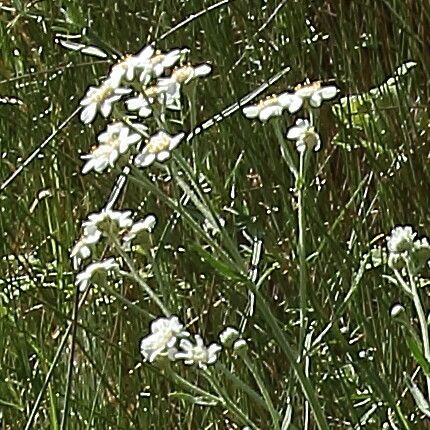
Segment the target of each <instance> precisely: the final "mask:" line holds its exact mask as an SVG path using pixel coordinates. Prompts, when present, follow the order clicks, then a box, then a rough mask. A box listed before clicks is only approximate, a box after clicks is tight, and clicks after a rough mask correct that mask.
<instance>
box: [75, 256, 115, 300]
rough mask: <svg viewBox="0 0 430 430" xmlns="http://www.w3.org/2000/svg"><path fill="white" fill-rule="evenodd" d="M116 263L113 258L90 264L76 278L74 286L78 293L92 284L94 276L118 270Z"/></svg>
mask: <svg viewBox="0 0 430 430" xmlns="http://www.w3.org/2000/svg"><path fill="white" fill-rule="evenodd" d="M118 269H119V266H118V263H117V262H116V261H115V259H113V258H109V259H107V260H104V261H99V262H97V263H92V264H90V265H89V266H87V267H86V268H85V270H84V271H83V272H80V273H78V275H77V276H76V286H77V287H78V288H79V291H80V292H83V291H85V290H86V289H87V288H88V285H89V284H90V283H91V282H94V280H95V277H96V276H100V275H102V276H103V275H105V274H106V273H107V272H111V271H115V270H118Z"/></svg>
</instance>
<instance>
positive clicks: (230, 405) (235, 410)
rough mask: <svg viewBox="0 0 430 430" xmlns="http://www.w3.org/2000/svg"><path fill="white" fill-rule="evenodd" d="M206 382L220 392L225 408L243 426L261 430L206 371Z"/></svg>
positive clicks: (204, 373)
mask: <svg viewBox="0 0 430 430" xmlns="http://www.w3.org/2000/svg"><path fill="white" fill-rule="evenodd" d="M203 375H204V376H205V378H206V380H207V381H208V382H209V383H210V384H211V385H212V387H213V388H214V389H215V390H216V391H217V392H218V394H219V395H220V396H221V398H222V399H223V401H224V405H225V407H226V408H227V409H228V410H229V412H230V413H231V414H232V415H233V416H235V417H236V419H237V420H239V421H241V422H242V423H243V424H246V425H248V426H249V427H250V428H251V429H252V430H259V428H258V427H257V426H256V425H255V424H254V423H253V422H252V421H251V420H250V418H249V417H247V416H246V415H245V414H244V413H243V412H242V411H241V409H240V408H239V407H238V406H237V405H236V403H235V402H234V401H233V400H232V399H230V397H229V395H228V394H227V393H226V391H225V390H224V389H223V388H221V386H220V385H219V384H218V383H217V382H216V378H214V377H212V375H211V373H210V372H209V371H208V370H206V371H205V372H203Z"/></svg>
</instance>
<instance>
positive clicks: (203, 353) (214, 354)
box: [173, 334, 222, 369]
mask: <svg viewBox="0 0 430 430" xmlns="http://www.w3.org/2000/svg"><path fill="white" fill-rule="evenodd" d="M194 338H195V341H196V343H195V344H193V343H191V342H190V341H189V340H187V339H182V340H181V341H180V343H179V351H177V352H174V354H173V357H174V359H175V360H184V363H185V364H189V365H192V364H197V365H198V366H199V367H200V368H202V369H205V368H206V367H207V365H208V364H213V363H215V361H217V359H218V353H219V352H220V351H221V349H222V348H221V346H220V345H218V344H216V343H212V344H211V345H209V346H208V347H207V346H205V344H204V343H203V339H202V338H201V337H200V336H199V335H198V334H196V335H195V336H194Z"/></svg>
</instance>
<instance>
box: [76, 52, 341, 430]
mask: <svg viewBox="0 0 430 430" xmlns="http://www.w3.org/2000/svg"><path fill="white" fill-rule="evenodd" d="M188 52H189V51H188V50H187V49H179V48H176V49H173V50H171V51H169V52H161V51H157V50H156V48H155V46H154V45H148V46H146V47H145V48H143V49H142V50H141V51H140V52H138V53H137V54H136V55H129V56H126V57H124V58H123V59H122V60H121V61H120V62H119V63H118V64H115V65H114V66H113V67H112V68H111V69H110V72H109V74H108V76H107V77H106V79H104V80H103V81H102V82H101V83H100V85H99V86H91V87H90V88H89V89H88V91H87V93H86V95H85V96H84V97H83V99H82V100H81V102H80V104H81V106H82V111H81V115H80V119H81V121H82V122H83V123H84V124H86V125H89V126H96V125H97V124H98V122H95V120H96V118H97V114H98V113H100V114H101V116H102V117H103V118H106V119H109V121H110V122H109V123H107V125H106V128H105V129H104V130H102V131H101V132H100V133H99V134H98V136H97V145H96V146H95V147H94V148H93V149H92V150H91V152H90V153H88V154H84V155H82V156H81V158H82V160H84V162H85V164H84V165H83V167H82V173H83V174H88V173H90V172H95V173H97V174H105V173H107V172H109V171H110V170H112V169H114V168H115V167H116V166H117V164H119V163H122V165H123V166H124V164H125V163H127V164H128V165H127V167H125V168H124V172H130V171H131V169H132V168H139V169H147V168H150V166H151V165H152V164H153V163H155V162H159V163H163V162H165V161H167V160H168V159H169V158H170V157H171V154H172V152H173V151H175V150H177V148H178V146H179V145H180V144H181V143H182V142H183V141H189V140H190V139H189V138H190V136H192V134H191V133H189V134H188V136H187V135H186V133H185V132H184V131H183V130H178V129H177V126H174V124H178V121H177V119H176V120H174V121H170V122H168V121H167V119H166V117H167V115H169V114H172V115H174V114H175V113H174V112H171V111H178V110H182V109H183V106H184V105H183V103H182V98H183V96H184V95H185V96H186V97H187V98H188V101H189V105H190V107H191V108H192V103H193V100H194V97H195V95H196V92H195V88H196V85H197V84H198V80H199V78H203V77H206V76H208V75H209V74H210V73H211V71H212V67H211V66H210V65H209V64H206V63H202V64H198V65H192V64H189V63H188V62H185V57H186V56H187V54H188ZM337 91H338V90H337V88H336V87H334V86H321V83H320V82H316V83H312V84H310V83H306V84H304V85H299V86H297V87H296V88H295V89H294V91H292V92H290V91H288V92H284V93H282V94H279V95H272V96H270V97H268V98H266V99H265V100H263V101H262V102H260V103H258V104H256V105H249V106H245V107H244V108H243V113H244V115H245V116H246V117H247V118H250V119H253V118H258V119H259V120H260V121H261V122H266V121H268V120H270V119H271V118H273V117H279V116H281V115H283V113H284V111H288V112H289V113H290V114H296V113H298V112H299V111H300V110H301V109H305V110H307V111H308V118H299V119H297V121H296V123H295V125H293V126H292V127H291V128H290V129H289V130H288V132H287V134H286V137H287V139H290V140H294V141H295V142H296V148H297V151H298V154H299V157H300V161H299V166H295V165H294V157H293V156H292V155H291V154H290V153H289V150H288V151H287V152H286V153H288V156H287V157H286V159H287V162H288V166H289V168H290V169H291V171H292V172H293V174H294V176H295V179H296V188H297V193H298V209H299V235H298V236H299V237H298V254H299V257H300V263H301V269H300V270H301V277H300V279H301V284H300V288H301V290H300V291H301V323H302V324H301V327H302V328H301V331H303V332H304V330H305V329H306V326H305V316H306V313H305V309H306V276H307V274H306V272H305V260H306V251H305V248H304V240H303V234H304V231H305V229H306V227H305V224H304V205H303V193H304V186H305V182H306V178H305V171H306V163H307V162H308V160H309V154H311V153H312V152H313V151H318V150H319V148H320V146H321V140H320V137H319V135H318V133H317V131H316V128H315V123H314V119H315V112H314V110H315V109H317V108H319V107H320V106H321V104H322V102H323V101H324V100H330V99H332V98H334V97H335V96H336V94H337ZM238 106H240V105H239V104H238ZM229 109H230V108H229ZM223 112H224V111H223ZM194 114H195V112H194V111H193V112H192V115H191V116H192V121H191V122H194V121H195V117H194V116H195V115H194ZM221 116H222V115H218V117H221ZM216 121H217V120H215V121H214V123H215V122H216ZM93 124H94V125H93ZM275 124H277V127H279V122H275ZM207 127H208V125H207V122H206V123H204V124H202V126H201V127H198V129H199V130H200V131H201V130H203V129H206V128H207ZM200 131H199V132H200ZM281 137H282V136H281ZM283 140H284V139H283V137H282V141H283ZM282 145H285V142H282V144H281V146H282ZM296 156H297V154H296ZM180 160H181V159H180V157H178V158H177V160H176V161H177V164H179V165H180V166H181V168H182V165H181V164H180V162H181V161H180ZM124 174H125V173H124ZM127 174H128V173H127ZM113 204H114V203H112V201H109V203H108V204H107V205H106V207H105V208H104V209H102V210H100V211H99V212H95V213H92V214H90V215H88V217H87V219H86V220H84V221H83V222H82V234H81V237H80V238H79V240H78V241H77V242H76V244H75V246H74V247H73V249H72V250H71V258H72V262H73V266H74V268H75V270H77V271H79V272H78V274H77V276H76V286H77V289H78V291H79V292H81V293H88V292H89V291H90V286H91V285H92V284H96V285H99V286H101V287H103V286H104V287H106V288H108V286H107V285H108V275H110V274H113V273H115V274H116V279H117V281H119V282H118V283H120V281H121V278H126V279H128V280H130V282H132V283H133V284H137V285H139V286H141V287H142V289H143V291H144V293H146V294H147V295H148V297H149V299H150V300H151V301H152V302H153V303H155V304H156V305H157V306H158V308H159V309H160V311H161V313H162V314H163V316H160V317H158V318H156V319H154V320H153V321H152V322H151V323H150V330H149V333H148V334H147V335H146V336H144V337H143V338H142V339H141V341H140V353H141V355H142V358H143V360H144V361H146V362H147V363H149V364H151V365H159V364H162V363H163V359H167V360H169V361H170V362H177V364H176V365H175V366H178V365H180V364H183V365H186V366H192V367H193V368H194V369H196V370H197V371H203V372H204V374H205V378H206V379H208V380H209V381H212V382H211V386H212V388H213V389H215V390H216V391H217V395H218V396H219V398H224V396H225V394H224V393H223V391H222V389H220V388H217V387H219V384H218V383H217V382H216V381H215V379H213V373H212V370H211V368H210V366H212V365H214V364H215V363H217V361H218V360H219V357H220V353H221V351H222V347H221V345H219V344H218V343H215V342H214V343H209V342H206V340H204V338H203V336H202V335H201V334H199V333H197V334H194V335H193V336H191V334H190V333H189V332H188V331H187V330H186V329H185V326H184V324H183V323H182V322H181V321H180V320H179V318H178V317H177V316H175V315H172V313H171V312H170V311H169V309H168V308H167V307H166V306H165V305H164V303H163V302H162V300H161V299H160V297H159V295H158V294H157V293H156V292H155V291H153V290H152V288H151V287H150V286H149V285H148V284H146V281H145V279H146V278H147V277H150V276H151V274H152V273H151V272H152V270H153V269H154V267H155V266H153V264H152V263H153V261H155V259H154V258H153V254H152V250H148V251H147V252H144V254H145V258H146V259H147V260H148V261H149V263H148V264H146V265H145V272H144V271H143V269H142V268H141V267H139V266H140V261H139V259H138V258H137V253H136V252H135V251H137V250H138V249H139V250H140V248H139V247H138V245H137V244H139V243H146V242H145V240H146V239H147V238H148V236H150V234H151V233H152V232H153V230H154V228H155V226H156V218H155V216H154V215H152V214H149V215H145V216H144V217H143V218H141V219H138V217H137V215H136V214H135V213H133V212H132V211H130V210H114V209H112V208H113ZM208 214H209V212H208V213H207V214H204V215H205V218H204V222H203V225H202V227H201V229H202V231H203V232H206V239H207V240H208V241H209V240H213V239H214V238H215V236H216V235H217V233H221V232H222V230H221V229H223V228H224V225H225V220H224V219H222V218H219V219H218V220H216V221H215V220H210V219H208V218H207V215H208ZM214 223H215V224H216V225H214ZM222 233H223V232H222ZM220 236H222V235H221V234H220ZM212 243H213V244H215V241H213V242H212ZM210 246H212V245H210ZM210 246H209V248H208V247H203V248H202V249H204V250H205V249H212V248H211V247H210ZM155 248H157V247H155ZM155 248H154V249H155ZM157 270H158V269H157ZM143 276H144V277H143ZM250 282H255V279H250ZM121 285H123V284H121ZM108 291H110V292H113V290H112V289H111V290H108ZM113 294H114V296H118V293H114V292H113ZM249 297H251V295H249ZM129 303H130V302H127V305H129ZM253 308H254V307H253V306H249V309H251V311H250V312H251V313H249V314H247V315H245V319H246V318H249V317H251V316H252V309H253ZM245 323H246V321H245ZM245 326H246V324H242V323H241V327H245ZM242 334H243V329H242V328H241V329H240V332H239V330H237V329H235V328H232V327H230V328H227V329H226V330H224V331H223V333H222V334H221V335H220V341H221V343H222V344H223V345H224V346H225V348H226V349H228V350H230V352H231V353H232V356H234V357H236V358H237V357H240V358H241V360H242V361H243V363H245V365H246V366H247V367H248V368H249V370H250V372H251V374H252V375H253V377H254V379H255V381H256V383H257V385H258V387H259V389H260V390H261V392H262V395H263V398H264V401H265V402H266V404H267V408H268V410H269V411H270V414H271V417H272V421H273V425H274V428H279V423H280V418H279V415H278V412H277V411H276V410H275V408H274V406H273V404H272V402H271V399H270V395H268V393H267V390H266V389H265V387H264V386H263V384H262V379H261V377H260V375H259V373H258V370H257V369H256V367H255V366H254V364H253V363H252V361H251V360H250V357H249V356H248V352H247V351H248V348H249V346H248V342H247V341H246V340H245V339H243V338H242ZM302 343H303V338H302V333H301V339H300V354H301V352H302ZM299 358H301V357H299ZM293 361H294V362H295V361H296V358H294V360H293ZM164 364H165V362H164ZM175 366H173V365H172V366H171V368H175ZM168 368H169V369H170V365H169V367H168ZM219 369H221V370H222V369H223V367H222V366H217V367H216V371H218V370H219ZM222 371H224V370H222ZM224 400H225V399H224ZM217 401H218V400H217ZM224 406H226V407H228V409H229V411H230V412H231V413H232V414H233V415H234V416H236V417H238V418H239V419H240V420H241V421H244V422H247V420H246V419H245V420H244V419H243V418H244V417H243V414H242V413H241V411H240V410H239V409H238V408H237V406H236V405H235V404H234V402H231V401H230V400H229V401H225V405H224Z"/></svg>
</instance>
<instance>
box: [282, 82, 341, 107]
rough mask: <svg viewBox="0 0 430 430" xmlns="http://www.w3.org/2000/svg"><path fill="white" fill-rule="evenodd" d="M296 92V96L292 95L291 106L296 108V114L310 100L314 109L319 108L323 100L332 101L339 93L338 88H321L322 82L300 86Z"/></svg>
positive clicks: (330, 86)
mask: <svg viewBox="0 0 430 430" xmlns="http://www.w3.org/2000/svg"><path fill="white" fill-rule="evenodd" d="M294 90H295V91H294V94H291V100H290V103H291V104H290V106H292V107H293V108H294V111H295V112H297V111H299V110H300V109H301V107H302V106H303V103H304V102H305V101H306V100H309V104H310V105H311V106H312V107H314V108H318V107H320V106H321V103H322V102H323V100H330V99H332V98H334V97H336V94H337V93H338V89H337V87H335V86H334V85H329V86H327V87H321V82H320V81H316V82H307V83H305V84H299V85H297V86H296V87H295V88H294Z"/></svg>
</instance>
